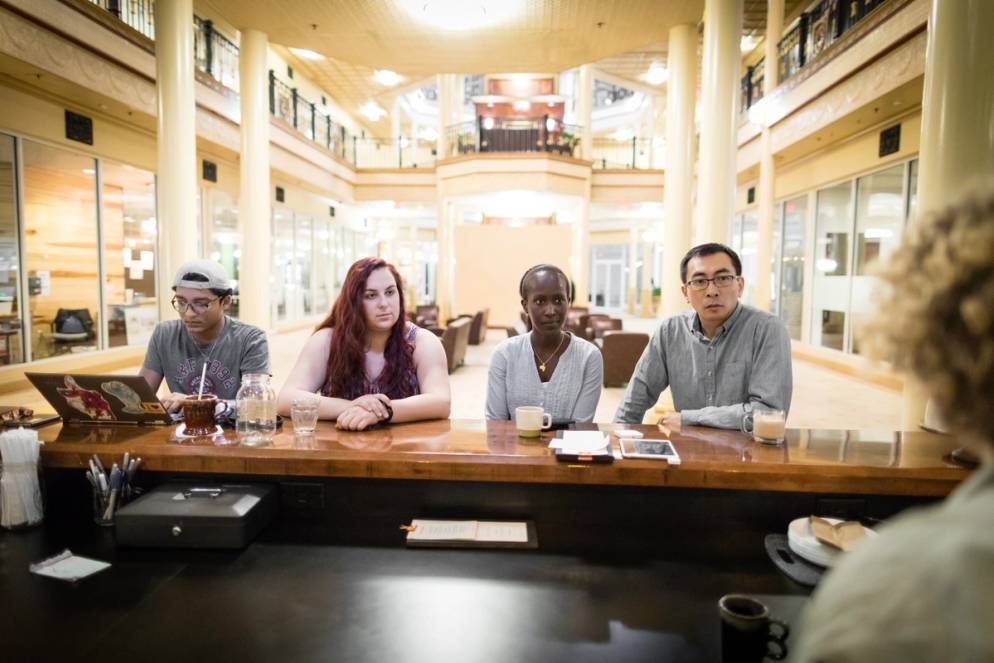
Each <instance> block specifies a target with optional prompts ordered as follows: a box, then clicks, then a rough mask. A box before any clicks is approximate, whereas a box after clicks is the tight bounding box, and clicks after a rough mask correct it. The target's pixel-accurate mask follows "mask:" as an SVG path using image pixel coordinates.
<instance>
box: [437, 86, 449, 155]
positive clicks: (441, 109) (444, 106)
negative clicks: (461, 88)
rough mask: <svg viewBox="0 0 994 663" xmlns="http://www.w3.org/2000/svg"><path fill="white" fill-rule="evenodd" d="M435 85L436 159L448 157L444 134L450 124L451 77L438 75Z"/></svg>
mask: <svg viewBox="0 0 994 663" xmlns="http://www.w3.org/2000/svg"><path fill="white" fill-rule="evenodd" d="M435 85H436V86H437V88H438V99H437V102H438V145H437V148H436V151H437V152H438V156H437V157H436V158H438V159H444V158H445V157H447V156H450V155H449V154H447V153H446V145H445V143H446V139H447V137H446V132H447V131H448V128H449V125H450V124H452V118H451V115H452V114H451V112H450V111H451V108H452V76H451V75H450V74H438V75H437V76H435Z"/></svg>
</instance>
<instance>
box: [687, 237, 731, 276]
mask: <svg viewBox="0 0 994 663" xmlns="http://www.w3.org/2000/svg"><path fill="white" fill-rule="evenodd" d="M716 253H724V254H725V255H727V256H728V257H729V258H731V259H732V267H733V268H735V275H736V276H742V260H740V259H739V254H738V253H736V252H735V251H733V250H732V249H731V248H730V247H727V246H725V245H724V244H719V243H718V242H708V243H707V244H698V245H697V246H695V247H694V248H692V249H691V250H689V251H687V255H685V256H684V257H683V260H681V261H680V283H686V282H687V263H688V262H690V261H691V260H693V259H694V258H703V257H704V256H713V255H714V254H716Z"/></svg>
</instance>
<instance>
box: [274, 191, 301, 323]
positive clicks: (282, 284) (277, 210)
mask: <svg viewBox="0 0 994 663" xmlns="http://www.w3.org/2000/svg"><path fill="white" fill-rule="evenodd" d="M295 291H296V280H295V279H294V274H293V212H291V211H290V210H289V209H287V208H285V207H274V208H273V310H274V312H275V318H276V320H277V321H279V322H283V321H286V320H287V319H288V317H287V316H288V314H289V305H288V304H289V301H290V300H291V299H292V298H293V295H294V292H295Z"/></svg>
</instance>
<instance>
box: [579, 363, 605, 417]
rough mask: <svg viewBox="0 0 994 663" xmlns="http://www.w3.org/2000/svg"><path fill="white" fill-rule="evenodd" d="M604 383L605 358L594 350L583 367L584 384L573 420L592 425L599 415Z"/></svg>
mask: <svg viewBox="0 0 994 663" xmlns="http://www.w3.org/2000/svg"><path fill="white" fill-rule="evenodd" d="M603 382H604V357H603V355H602V354H601V352H600V350H596V349H595V350H594V351H593V352H591V353H590V354H589V355H588V356H587V360H586V361H585V362H584V366H583V384H582V386H581V387H580V397H579V398H578V399H577V401H576V407H575V408H574V409H573V420H574V421H577V422H581V423H590V422H592V421H593V420H594V415H595V414H596V413H597V403H598V401H600V399H601V385H602V384H603Z"/></svg>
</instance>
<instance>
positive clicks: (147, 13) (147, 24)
mask: <svg viewBox="0 0 994 663" xmlns="http://www.w3.org/2000/svg"><path fill="white" fill-rule="evenodd" d="M90 3H91V4H94V5H96V6H97V7H100V8H101V9H106V10H107V11H108V12H110V13H111V14H113V15H114V16H116V17H117V18H119V19H121V21H123V22H124V23H125V24H127V25H130V26H131V27H132V28H134V29H135V30H137V31H138V32H140V33H142V34H143V35H145V36H146V37H148V38H149V39H155V9H154V8H155V0H90Z"/></svg>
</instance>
